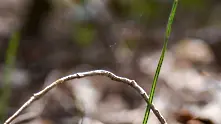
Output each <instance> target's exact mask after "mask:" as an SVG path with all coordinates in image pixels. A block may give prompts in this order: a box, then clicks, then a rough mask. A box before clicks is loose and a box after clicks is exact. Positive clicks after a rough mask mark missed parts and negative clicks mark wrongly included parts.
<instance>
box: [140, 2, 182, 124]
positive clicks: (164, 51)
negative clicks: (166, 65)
mask: <svg viewBox="0 0 221 124" xmlns="http://www.w3.org/2000/svg"><path fill="white" fill-rule="evenodd" d="M177 4H178V0H174V3H173V7H172V10H171V13H170V16H169V19H168V24H167V28H166V34H165V39H164V44H163V49H162V52H161V56H160V59H159V62H158V65H157V69H156V72H155V75H154V79H153V83H152V87H151V91H150V97H149V100H150V103H152V102H153V97H154V94H155V89H156V85H157V80H158V77H159V74H160V70H161V66H162V64H163V60H164V55H165V53H166V48H167V44H168V41H169V37H170V33H171V25H172V23H173V19H174V16H175V13H176V8H177ZM149 115H150V106H149V105H148V106H147V108H146V111H145V116H144V119H143V124H147V121H148V118H149Z"/></svg>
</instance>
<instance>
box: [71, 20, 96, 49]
mask: <svg viewBox="0 0 221 124" xmlns="http://www.w3.org/2000/svg"><path fill="white" fill-rule="evenodd" d="M74 30H75V31H74V38H75V40H76V43H77V44H78V45H80V46H82V47H85V46H88V45H90V44H91V43H92V41H93V39H94V38H95V35H96V30H95V29H94V27H93V25H90V24H79V25H76V27H75V29H74Z"/></svg>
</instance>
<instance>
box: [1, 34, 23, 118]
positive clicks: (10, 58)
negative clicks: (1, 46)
mask: <svg viewBox="0 0 221 124" xmlns="http://www.w3.org/2000/svg"><path fill="white" fill-rule="evenodd" d="M19 39H20V34H19V32H15V33H13V34H12V36H11V39H10V41H9V44H8V48H7V51H6V56H5V66H4V77H3V78H4V79H3V81H4V82H3V88H2V94H1V96H0V119H1V121H3V120H4V119H5V116H6V113H7V110H8V104H9V98H10V95H11V85H10V77H11V76H10V75H11V70H12V69H13V68H14V66H15V61H16V53H17V49H18V46H19Z"/></svg>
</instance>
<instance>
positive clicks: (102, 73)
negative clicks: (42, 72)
mask: <svg viewBox="0 0 221 124" xmlns="http://www.w3.org/2000/svg"><path fill="white" fill-rule="evenodd" d="M99 75H100V76H106V77H109V78H110V79H111V80H113V81H117V82H122V83H125V84H127V85H129V86H131V87H132V88H134V89H135V90H136V91H137V92H139V93H140V95H141V96H142V97H143V99H144V100H145V101H146V102H147V104H148V105H150V108H151V110H152V111H153V113H154V114H155V116H156V117H157V118H158V120H159V121H160V123H161V124H167V122H166V120H165V119H164V118H163V116H162V115H161V114H160V112H159V111H158V110H157V109H156V108H155V106H154V105H153V104H150V103H149V98H148V96H147V93H146V92H145V91H144V90H143V88H141V87H140V86H139V85H138V84H137V83H136V81H134V80H130V79H128V78H124V77H119V76H117V75H115V74H113V73H111V72H109V71H105V70H94V71H88V72H82V73H76V74H73V75H69V76H66V77H63V78H60V79H58V80H57V81H55V82H53V83H52V84H51V85H49V86H47V87H46V88H44V89H43V90H41V91H40V92H38V93H35V94H34V95H33V96H32V97H31V98H30V99H29V100H28V101H27V102H25V103H24V104H23V105H22V106H21V108H19V109H18V110H17V111H16V112H15V113H14V114H13V115H12V116H11V117H10V118H8V119H7V120H6V121H5V122H4V124H9V123H11V122H12V121H13V120H14V119H15V118H16V117H18V115H19V114H20V113H21V112H22V111H23V110H24V109H25V108H27V107H28V106H29V105H30V104H31V103H33V102H34V101H36V100H38V99H40V98H41V97H42V96H44V95H45V94H46V93H47V92H48V91H50V90H51V89H52V88H54V87H55V86H57V85H59V84H62V83H64V82H65V81H69V80H72V79H79V78H84V77H87V76H99Z"/></svg>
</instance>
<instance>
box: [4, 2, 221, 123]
mask: <svg viewBox="0 0 221 124" xmlns="http://www.w3.org/2000/svg"><path fill="white" fill-rule="evenodd" d="M172 2H173V0H0V119H1V120H0V123H3V122H4V120H5V119H6V118H7V117H9V116H10V115H12V114H13V113H14V112H15V111H16V110H17V109H18V108H19V106H21V105H22V104H23V103H24V102H25V101H26V100H27V99H28V98H29V97H30V96H31V95H32V94H33V93H34V92H37V91H39V90H40V89H42V88H43V87H45V86H46V85H48V84H49V83H51V82H53V81H54V80H56V79H58V78H60V77H62V76H65V75H68V74H71V73H75V72H81V71H87V70H94V69H106V70H109V71H112V72H114V73H115V74H117V75H120V76H125V77H128V78H130V79H135V80H137V81H138V82H139V84H140V85H141V86H142V87H143V88H145V90H146V91H147V92H149V90H150V86H151V82H152V78H153V74H154V70H155V68H156V65H157V60H158V59H159V52H160V50H161V48H162V45H163V39H164V31H165V28H166V23H167V20H168V15H169V13H170V10H171V6H172ZM220 12H221V1H220V0H180V2H179V6H178V10H177V13H176V17H175V21H174V24H173V27H172V35H171V37H170V41H169V50H168V54H167V56H166V58H165V59H166V60H165V63H164V64H163V69H162V72H161V73H162V76H160V82H159V84H158V85H160V86H159V87H158V90H157V92H158V93H157V96H156V101H155V103H156V104H157V107H159V109H160V110H161V111H162V113H163V114H164V115H165V116H166V118H167V120H168V121H169V122H170V123H171V124H173V123H174V124H175V123H176V124H177V123H181V124H189V123H190V122H189V123H188V121H193V120H194V119H193V118H195V117H200V118H203V119H208V120H211V121H212V122H215V123H221V119H220V118H219V117H218V115H220V114H221V113H220V110H221V107H219V105H220V104H221V100H219V99H218V97H219V94H221V90H220V88H219V87H220V86H219V84H220V79H219V77H220V76H219V75H220V69H221V14H220ZM208 88H209V89H208ZM164 94H167V96H168V97H167V98H165V96H164ZM213 98H214V99H213ZM79 106H80V107H79ZM82 106H83V107H82ZM82 108H83V110H82ZM144 110H145V103H144V101H142V99H141V97H140V96H139V95H138V94H136V93H135V92H133V90H132V89H130V88H129V87H127V86H124V85H121V84H117V83H114V82H111V81H109V80H108V79H106V78H105V79H103V78H100V77H95V78H86V79H84V80H79V81H78V80H77V81H73V82H72V83H68V84H67V85H64V86H61V87H59V88H57V89H56V90H55V91H53V92H52V93H51V94H49V95H48V96H46V97H44V98H43V99H42V100H40V101H39V102H37V103H36V104H34V105H33V106H32V107H30V109H27V110H26V112H25V113H23V115H22V116H21V117H20V118H18V119H17V120H15V122H14V123H37V124H57V123H58V124H63V123H65V124H75V123H80V120H83V122H82V123H83V124H85V123H90V124H91V123H104V124H105V123H108V124H112V123H113V124H138V123H141V122H142V118H143V114H144ZM82 111H84V112H83V114H82ZM186 114H187V115H188V117H189V118H188V119H186V118H184V117H186ZM175 115H176V116H175ZM203 119H201V120H200V119H198V120H197V121H200V122H202V123H205V124H209V122H205V121H203ZM150 121H151V122H149V123H151V124H155V123H157V120H156V119H155V118H153V117H152V120H150ZM195 123H196V124H198V123H197V122H195ZM195 123H191V124H195Z"/></svg>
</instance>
